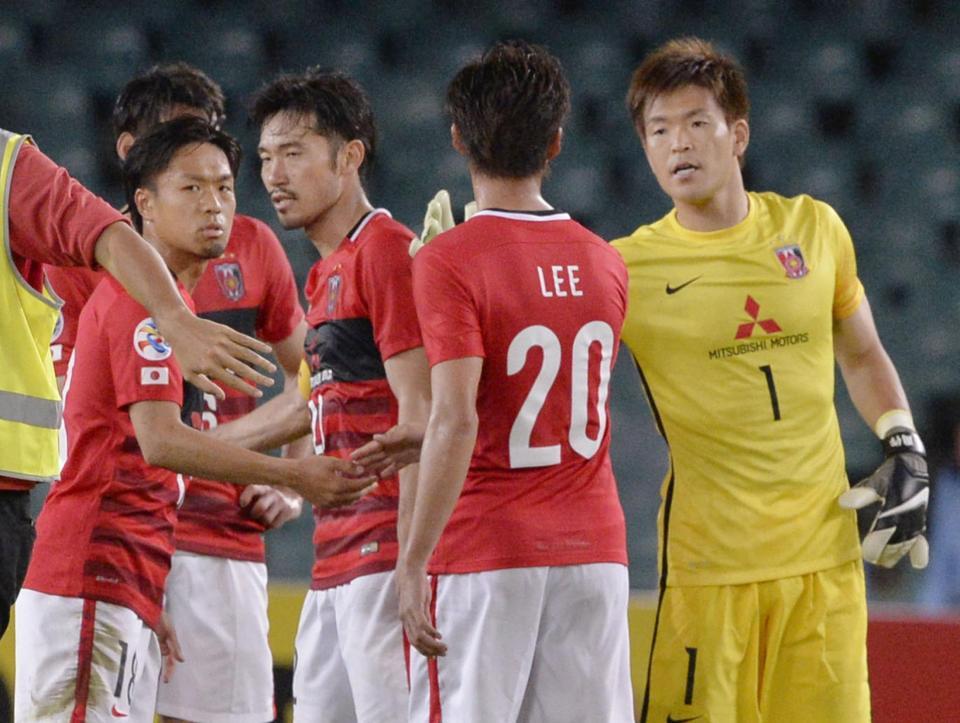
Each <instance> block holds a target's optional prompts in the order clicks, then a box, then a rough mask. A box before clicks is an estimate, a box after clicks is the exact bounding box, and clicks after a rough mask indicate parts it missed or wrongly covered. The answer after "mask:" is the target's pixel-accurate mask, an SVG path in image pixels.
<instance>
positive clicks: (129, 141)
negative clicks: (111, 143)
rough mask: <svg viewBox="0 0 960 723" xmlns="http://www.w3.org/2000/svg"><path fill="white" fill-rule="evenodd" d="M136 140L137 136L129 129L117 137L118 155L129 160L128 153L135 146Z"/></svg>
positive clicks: (123, 159)
mask: <svg viewBox="0 0 960 723" xmlns="http://www.w3.org/2000/svg"><path fill="white" fill-rule="evenodd" d="M136 142H137V138H136V136H134V135H133V133H130V132H129V131H124V132H123V133H121V134H120V135H119V136H118V137H117V155H118V156H119V157H120V160H121V161H125V160H127V154H128V153H129V152H130V149H131V148H133V144H134V143H136Z"/></svg>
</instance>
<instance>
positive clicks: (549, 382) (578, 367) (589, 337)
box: [507, 321, 613, 469]
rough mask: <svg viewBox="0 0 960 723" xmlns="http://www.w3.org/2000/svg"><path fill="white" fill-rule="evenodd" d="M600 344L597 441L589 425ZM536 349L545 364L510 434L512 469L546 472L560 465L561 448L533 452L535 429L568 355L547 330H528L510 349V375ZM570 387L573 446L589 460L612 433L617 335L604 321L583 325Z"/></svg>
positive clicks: (576, 343) (536, 327) (575, 345)
mask: <svg viewBox="0 0 960 723" xmlns="http://www.w3.org/2000/svg"><path fill="white" fill-rule="evenodd" d="M595 343H596V344H600V378H599V380H598V382H597V404H596V413H597V421H598V424H599V429H598V430H597V436H596V438H595V439H592V438H590V436H589V435H587V423H588V421H589V416H590V415H589V410H588V406H589V399H590V394H589V384H590V379H589V375H590V347H591V346H592V345H593V344H595ZM533 347H539V348H540V349H541V350H542V351H543V363H542V365H541V367H540V371H539V373H538V374H537V378H536V379H535V380H534V382H533V386H532V387H531V388H530V392H529V393H528V394H527V398H526V399H525V400H524V402H523V406H521V407H520V412H519V413H518V414H517V418H516V419H515V420H514V421H513V426H512V427H511V428H510V442H509V446H510V467H511V468H513V469H518V468H523V467H546V466H550V465H555V464H560V445H559V444H552V445H549V446H542V447H534V446H532V445H531V444H530V438H531V436H532V435H533V427H534V425H535V424H536V422H537V417H539V415H540V410H541V409H542V408H543V404H544V402H545V401H546V399H547V394H548V393H549V392H550V388H551V387H552V386H553V383H554V381H555V380H556V378H557V374H558V373H559V371H560V362H561V357H562V355H563V354H562V352H563V350H562V349H561V346H560V340H559V339H558V338H557V335H556V334H554V333H553V332H552V331H551V330H550V329H548V328H547V327H545V326H542V325H539V324H538V325H534V326H528V327H527V328H526V329H524V330H523V331H521V332H520V333H519V334H517V335H516V336H515V337H514V339H513V341H512V342H510V347H509V349H507V374H508V375H509V376H513V375H514V374H517V373H519V372H520V371H521V370H522V369H523V368H524V367H525V366H526V363H527V354H528V352H529V351H530V349H532V348H533ZM571 352H572V360H571V364H572V366H571V372H572V373H571V380H570V381H571V384H570V396H571V398H570V429H569V432H568V441H569V443H570V447H571V448H572V449H573V451H574V452H576V453H577V454H579V455H580V456H581V457H583V458H584V459H590V458H591V457H593V455H595V454H596V453H597V450H598V449H600V441H601V440H602V439H603V435H604V432H605V431H606V428H607V414H606V402H607V393H608V389H609V386H610V362H611V359H612V355H613V329H611V328H610V325H609V324H607V323H606V322H603V321H591V322H589V323H587V324H584V325H583V326H582V327H581V328H580V331H578V332H577V336H576V337H575V338H574V340H573V348H572V350H571Z"/></svg>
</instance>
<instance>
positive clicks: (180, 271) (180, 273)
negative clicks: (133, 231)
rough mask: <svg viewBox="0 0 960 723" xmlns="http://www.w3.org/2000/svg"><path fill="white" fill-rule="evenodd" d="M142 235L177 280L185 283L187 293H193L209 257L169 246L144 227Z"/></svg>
mask: <svg viewBox="0 0 960 723" xmlns="http://www.w3.org/2000/svg"><path fill="white" fill-rule="evenodd" d="M142 235H143V238H144V239H145V240H146V241H147V243H149V244H150V245H151V246H153V248H155V249H156V250H157V253H158V254H160V257H161V258H162V259H163V263H164V264H165V265H166V267H167V268H168V269H170V271H172V272H173V275H174V276H176V277H177V281H179V282H180V283H181V284H183V288H185V289H186V290H187V293H193V290H194V288H196V286H197V282H198V281H200V277H201V276H203V272H204V270H205V269H206V268H207V263H208V262H209V259H205V258H201V257H199V256H195V255H194V254H191V253H187V252H185V251H181V250H179V249H175V248H172V247H170V246H167V245H166V244H164V243H162V242H161V241H160V240H159V239H157V237H156V236H154V235H153V234H152V233H151V232H150V230H149V229H147V228H144V233H143V234H142Z"/></svg>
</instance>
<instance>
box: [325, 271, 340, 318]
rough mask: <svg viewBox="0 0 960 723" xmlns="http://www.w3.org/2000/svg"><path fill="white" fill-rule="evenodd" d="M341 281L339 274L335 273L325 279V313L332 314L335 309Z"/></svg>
mask: <svg viewBox="0 0 960 723" xmlns="http://www.w3.org/2000/svg"><path fill="white" fill-rule="evenodd" d="M342 285H343V282H342V280H341V278H340V274H336V275H334V276H331V277H330V278H329V279H327V315H328V316H332V315H333V312H334V311H336V310H337V302H338V301H340V287H341V286H342Z"/></svg>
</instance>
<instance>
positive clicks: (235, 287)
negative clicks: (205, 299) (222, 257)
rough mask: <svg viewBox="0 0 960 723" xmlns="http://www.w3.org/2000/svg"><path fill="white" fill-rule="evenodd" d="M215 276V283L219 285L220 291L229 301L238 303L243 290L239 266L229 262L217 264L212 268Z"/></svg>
mask: <svg viewBox="0 0 960 723" xmlns="http://www.w3.org/2000/svg"><path fill="white" fill-rule="evenodd" d="M213 268H214V271H215V272H216V274H217V283H218V284H219V285H220V291H221V292H222V293H223V295H224V296H226V297H227V298H228V299H230V301H239V300H240V299H242V298H243V294H244V291H245V289H244V288H243V272H242V271H241V270H240V264H238V263H236V262H230V263H225V264H217V265H216V266H214V267H213Z"/></svg>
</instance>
